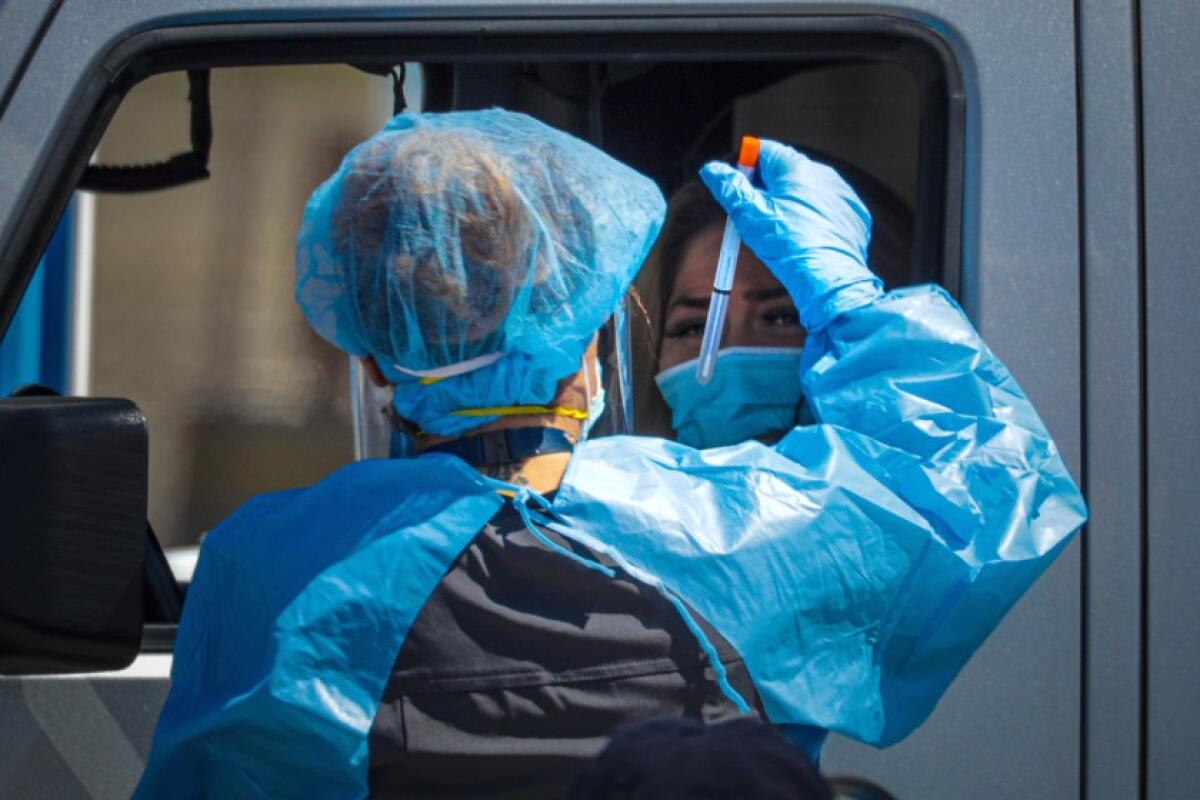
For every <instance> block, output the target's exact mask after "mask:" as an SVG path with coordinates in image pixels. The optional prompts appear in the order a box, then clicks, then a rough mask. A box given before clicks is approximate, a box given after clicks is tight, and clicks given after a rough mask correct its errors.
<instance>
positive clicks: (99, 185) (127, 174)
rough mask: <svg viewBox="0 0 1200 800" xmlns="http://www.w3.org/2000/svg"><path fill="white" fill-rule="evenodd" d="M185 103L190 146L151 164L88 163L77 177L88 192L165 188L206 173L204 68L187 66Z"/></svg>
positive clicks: (208, 141) (208, 136)
mask: <svg viewBox="0 0 1200 800" xmlns="http://www.w3.org/2000/svg"><path fill="white" fill-rule="evenodd" d="M187 75H188V103H190V104H191V107H192V124H191V136H192V149H191V152H188V153H180V154H178V155H174V156H171V157H170V158H168V159H167V160H166V161H159V162H157V163H155V164H121V165H115V164H91V165H89V166H88V167H87V168H86V169H85V170H84V171H83V176H82V177H81V178H80V179H79V188H80V189H83V190H84V191H89V192H148V191H152V190H155V189H169V188H171V187H173V186H182V185H183V184H185V183H190V182H192V181H199V180H204V179H205V178H207V177H208V153H209V150H211V149H212V108H211V107H210V105H209V101H208V70H206V69H200V70H196V69H193V70H188V74H187Z"/></svg>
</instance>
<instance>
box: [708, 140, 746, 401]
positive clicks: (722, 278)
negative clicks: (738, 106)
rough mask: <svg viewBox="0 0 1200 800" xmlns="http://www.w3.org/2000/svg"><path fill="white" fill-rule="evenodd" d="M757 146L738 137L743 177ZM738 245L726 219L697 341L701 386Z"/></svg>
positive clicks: (713, 356) (713, 362)
mask: <svg viewBox="0 0 1200 800" xmlns="http://www.w3.org/2000/svg"><path fill="white" fill-rule="evenodd" d="M758 147H759V141H758V139H756V138H755V137H753V136H743V137H742V146H741V149H740V150H739V151H738V160H737V168H738V171H739V172H741V173H742V174H743V175H745V176H746V177H747V178H753V177H754V170H755V169H756V168H757V167H758ZM741 247H742V237H740V236H738V232H737V228H735V227H734V225H733V220H732V219H726V220H725V234H724V235H723V236H722V237H721V253H720V255H718V256H717V274H716V275H715V276H714V277H713V291H712V300H710V301H709V303H708V318H707V319H706V320H705V321H704V338H703V339H701V340H700V359H699V362H698V363H697V365H696V383H698V384H700V385H701V386H704V385H706V384H707V383H708V382H709V381H711V380H712V377H713V372H714V371H715V370H716V368H717V351H718V350H720V349H721V334H723V333H724V332H725V314H726V312H727V311H728V310H729V293H730V292H731V291H733V276H734V274H735V273H736V272H737V260H738V251H739V250H741Z"/></svg>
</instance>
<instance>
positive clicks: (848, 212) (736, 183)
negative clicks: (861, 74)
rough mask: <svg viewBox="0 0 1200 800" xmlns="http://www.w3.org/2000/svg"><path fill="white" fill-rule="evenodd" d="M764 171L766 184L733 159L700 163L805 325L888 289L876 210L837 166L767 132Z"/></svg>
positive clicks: (814, 326) (815, 327)
mask: <svg viewBox="0 0 1200 800" xmlns="http://www.w3.org/2000/svg"><path fill="white" fill-rule="evenodd" d="M758 176H759V180H760V181H761V183H762V186H763V188H761V189H759V188H757V187H755V186H753V185H752V184H751V183H750V181H749V180H748V179H747V178H746V176H745V175H742V174H741V173H740V172H738V171H737V170H736V169H734V168H733V167H731V166H729V165H728V164H724V163H721V162H716V161H714V162H712V163H709V164H706V165H705V166H704V168H703V169H702V170H700V179H701V180H702V181H704V185H705V186H707V187H708V190H709V191H710V192H712V194H713V196H714V197H715V198H716V200H717V202H718V203H720V204H721V207H722V208H724V209H725V212H726V213H727V214H729V216H730V218H731V219H732V220H733V224H734V225H735V226H736V227H737V230H738V233H739V234H741V237H742V241H744V242H745V243H746V246H747V247H749V248H750V249H751V250H752V251H754V254H755V255H757V256H758V257H759V258H760V259H762V261H763V263H764V264H766V265H767V268H768V269H770V270H771V272H773V273H774V274H775V277H776V278H778V279H779V282H780V283H782V284H783V286H784V288H786V289H787V290H788V293H789V294H790V295H791V296H792V302H794V303H795V304H796V310H797V311H799V312H800V321H801V322H802V323H803V324H804V327H805V328H807V329H808V330H809V331H810V332H816V331H819V330H821V329H822V328H824V327H825V326H826V325H828V324H829V323H830V322H831V321H832V320H833V318H834V317H836V316H837V315H838V314H841V313H842V312H844V311H849V310H850V309H853V308H858V307H859V306H864V305H867V304H868V303H870V302H871V301H873V300H874V299H875V298H877V297H879V296H880V295H881V294H882V293H883V282H882V281H880V280H879V279H878V278H877V277H875V275H874V274H873V273H872V272H871V270H870V269H868V268H867V244H868V243H869V242H870V240H871V213H870V212H869V211H867V207H866V206H864V205H863V202H862V200H860V199H859V197H858V195H857V194H855V193H854V190H853V189H851V188H850V186H849V184H847V183H846V182H845V181H844V180H842V177H841V176H840V175H838V174H837V172H836V171H834V170H833V169H832V168H831V167H827V166H825V165H824V164H818V163H817V162H815V161H812V160H810V159H809V158H808V157H807V156H805V155H802V154H801V153H798V152H796V151H795V150H793V149H792V148H790V147H788V146H787V145H783V144H780V143H779V142H772V141H770V140H767V139H764V140H763V141H762V148H761V150H760V153H759V159H758Z"/></svg>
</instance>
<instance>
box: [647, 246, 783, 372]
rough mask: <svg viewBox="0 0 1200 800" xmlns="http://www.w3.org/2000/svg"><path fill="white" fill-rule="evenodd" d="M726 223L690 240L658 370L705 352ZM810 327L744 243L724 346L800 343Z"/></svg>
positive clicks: (670, 305)
mask: <svg viewBox="0 0 1200 800" xmlns="http://www.w3.org/2000/svg"><path fill="white" fill-rule="evenodd" d="M721 234H722V227H721V226H720V225H714V226H711V227H709V228H706V229H705V230H703V231H701V232H700V233H699V234H697V235H696V236H694V237H692V240H691V241H690V242H689V243H688V244H687V246H686V247H685V248H684V251H683V258H682V259H681V260H680V262H679V272H678V274H677V275H676V278H675V285H674V286H672V287H671V294H670V296H669V297H668V298H667V310H666V314H665V316H664V319H663V338H662V344H661V345H660V347H659V352H658V358H659V369H660V370H665V369H669V368H670V367H673V366H675V365H676V364H681V363H683V362H684V361H689V360H691V359H693V358H697V357H698V356H699V355H700V340H701V338H702V337H703V336H704V322H705V319H706V318H707V315H708V303H709V299H710V298H711V297H712V284H713V276H714V275H715V274H716V271H717V255H718V253H719V252H720V250H721ZM804 338H805V331H804V328H803V327H802V326H801V325H800V317H799V315H798V314H797V313H796V307H795V306H794V305H793V304H792V300H791V298H790V297H788V294H787V290H786V289H784V288H783V285H782V284H781V283H779V281H777V280H776V279H775V276H774V275H772V274H771V271H770V270H768V269H767V268H766V266H765V265H764V264H763V263H762V262H761V261H759V260H758V257H757V256H755V255H754V253H752V252H750V250H749V249H748V248H747V247H746V246H745V245H743V246H742V249H741V252H740V253H739V254H738V264H737V275H736V276H735V277H734V281H733V291H732V293H731V294H730V296H729V311H728V314H727V316H726V318H725V331H724V334H723V337H722V339H721V347H723V348H724V347H801V346H803V344H804Z"/></svg>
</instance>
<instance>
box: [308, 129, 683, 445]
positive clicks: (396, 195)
mask: <svg viewBox="0 0 1200 800" xmlns="http://www.w3.org/2000/svg"><path fill="white" fill-rule="evenodd" d="M664 212H665V203H664V201H663V198H662V194H661V193H660V192H659V190H658V188H657V186H655V184H654V182H653V181H651V180H650V179H649V178H646V177H645V176H643V175H641V174H640V173H638V172H636V171H634V170H633V169H630V168H629V167H627V166H625V165H624V164H621V163H620V162H618V161H616V160H614V159H612V158H610V157H609V156H607V155H605V154H604V153H603V152H601V151H600V150H597V149H596V148H594V147H592V146H591V145H589V144H587V143H585V142H583V141H581V140H579V139H576V138H575V137H573V136H570V135H568V134H566V133H563V132H562V131H558V130H555V129H554V128H550V127H548V126H546V125H544V124H542V123H541V122H538V121H537V120H535V119H533V118H532V117H528V116H525V115H523V114H516V113H513V112H509V111H504V110H501V109H492V110H488V111H471V112H454V113H449V114H407V113H406V114H401V115H399V116H397V117H395V118H394V119H392V120H391V121H390V122H389V123H388V124H387V126H386V127H384V129H383V130H381V131H380V132H379V133H377V134H375V135H374V136H372V137H371V138H370V139H368V140H367V141H366V142H363V143H362V144H360V145H358V146H357V147H355V148H354V149H353V150H351V151H350V153H349V154H348V155H347V156H346V157H345V159H343V161H342V164H341V166H340V167H339V168H338V171H337V172H336V173H334V175H333V176H332V177H331V178H329V179H328V180H327V181H325V182H324V183H323V184H321V186H320V187H318V188H317V190H316V191H315V192H314V193H313V195H312V197H311V198H310V199H309V201H308V206H307V207H306V208H305V211H304V220H303V222H302V224H301V228H300V235H299V241H298V243H297V247H296V269H297V275H296V302H298V303H299V304H300V307H301V308H302V309H303V311H304V314H305V316H307V317H308V320H309V322H310V323H311V324H312V326H313V328H315V329H316V331H317V333H318V334H320V335H321V336H322V337H323V338H325V339H327V340H328V341H329V342H331V343H333V344H334V345H336V346H337V347H339V348H341V349H342V350H345V351H347V352H349V353H352V354H354V355H359V356H364V355H371V356H373V357H374V358H375V360H376V362H378V364H379V367H380V369H381V370H382V371H383V374H384V375H385V376H386V377H387V378H388V380H390V381H392V382H393V383H395V384H396V386H395V390H394V393H393V401H392V402H393V405H394V406H395V408H396V410H397V412H398V413H399V414H400V415H401V416H402V417H404V418H405V419H408V420H411V421H412V422H414V423H416V424H417V425H418V426H419V427H420V428H421V429H423V430H425V431H428V432H430V433H434V434H440V435H445V436H453V435H456V434H459V433H462V432H463V431H466V430H468V429H470V428H473V427H476V426H478V425H481V424H484V423H486V422H489V421H491V420H492V419H495V418H496V417H495V416H459V415H456V414H455V413H454V412H455V411H461V410H463V409H480V408H492V407H496V406H504V405H516V404H530V403H534V404H540V403H548V402H550V400H552V399H553V397H554V395H555V393H556V391H557V384H558V382H559V381H560V380H561V379H563V378H565V377H567V376H569V375H572V374H574V373H575V372H576V371H577V370H578V369H579V366H580V363H581V361H582V357H583V352H584V350H585V349H586V347H587V344H588V342H589V341H590V340H591V337H592V336H593V334H595V332H596V331H597V330H598V329H599V328H600V326H601V325H602V324H603V323H604V321H605V320H606V319H608V317H609V316H611V315H612V313H613V311H614V310H615V309H616V308H617V306H618V305H619V303H620V301H621V298H622V297H623V296H624V294H625V291H626V290H627V289H628V287H629V284H630V282H631V281H632V280H633V276H634V275H635V274H636V273H637V270H638V268H639V267H640V266H641V264H642V261H643V260H644V259H645V256H646V252H647V251H648V250H649V248H650V245H651V244H652V243H653V241H654V238H655V237H656V236H657V234H658V230H659V228H660V227H661V225H662V219H663V215H664Z"/></svg>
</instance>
